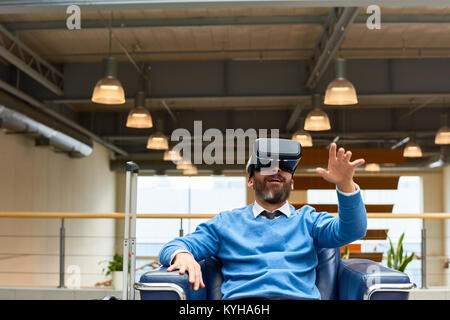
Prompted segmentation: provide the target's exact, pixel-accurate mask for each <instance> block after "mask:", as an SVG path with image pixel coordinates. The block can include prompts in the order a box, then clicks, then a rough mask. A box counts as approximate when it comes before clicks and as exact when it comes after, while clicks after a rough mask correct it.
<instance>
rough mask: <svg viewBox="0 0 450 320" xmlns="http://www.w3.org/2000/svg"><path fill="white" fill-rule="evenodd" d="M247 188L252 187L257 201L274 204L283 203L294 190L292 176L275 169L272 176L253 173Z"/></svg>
mask: <svg viewBox="0 0 450 320" xmlns="http://www.w3.org/2000/svg"><path fill="white" fill-rule="evenodd" d="M248 186H249V187H253V189H254V190H255V195H256V197H257V198H258V199H260V200H263V201H266V202H268V203H272V204H276V203H282V202H285V201H286V200H287V199H288V198H289V194H290V193H291V190H293V188H294V181H293V179H292V174H291V173H289V172H286V171H282V170H280V169H279V168H275V170H274V171H273V174H270V175H268V174H267V172H265V173H264V174H261V172H258V171H255V172H254V174H253V176H252V177H251V178H249V180H248Z"/></svg>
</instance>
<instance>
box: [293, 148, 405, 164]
mask: <svg viewBox="0 0 450 320" xmlns="http://www.w3.org/2000/svg"><path fill="white" fill-rule="evenodd" d="M350 151H351V152H352V161H353V160H356V159H359V158H363V159H365V160H366V163H380V164H383V163H395V164H404V163H405V158H404V157H403V150H402V149H395V150H391V149H351V150H350ZM302 152H303V156H302V159H301V160H300V166H319V165H322V166H326V165H327V164H328V154H329V152H328V149H314V148H313V149H308V148H305V149H303V151H302Z"/></svg>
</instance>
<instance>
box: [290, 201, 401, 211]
mask: <svg viewBox="0 0 450 320" xmlns="http://www.w3.org/2000/svg"><path fill="white" fill-rule="evenodd" d="M291 204H292V205H293V206H294V208H295V209H300V208H301V207H303V206H304V205H310V206H311V207H314V208H315V209H316V211H317V212H338V206H337V204H308V203H299V202H291ZM393 207H394V205H393V204H366V211H367V212H368V213H371V212H379V213H392V208H393Z"/></svg>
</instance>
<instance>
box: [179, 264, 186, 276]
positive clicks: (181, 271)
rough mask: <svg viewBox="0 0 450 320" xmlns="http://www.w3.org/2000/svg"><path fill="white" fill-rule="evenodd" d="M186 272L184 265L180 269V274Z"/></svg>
mask: <svg viewBox="0 0 450 320" xmlns="http://www.w3.org/2000/svg"><path fill="white" fill-rule="evenodd" d="M185 272H186V266H185V265H183V266H181V267H180V274H184V273H185Z"/></svg>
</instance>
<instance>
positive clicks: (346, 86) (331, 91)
mask: <svg viewBox="0 0 450 320" xmlns="http://www.w3.org/2000/svg"><path fill="white" fill-rule="evenodd" d="M323 103H324V104H328V105H339V106H345V105H349V104H357V103H358V96H357V95H356V90H355V87H354V86H353V84H352V83H351V82H350V81H348V80H346V79H335V80H333V81H331V82H330V84H329V85H328V87H327V91H326V92H325V99H324V102H323Z"/></svg>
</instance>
